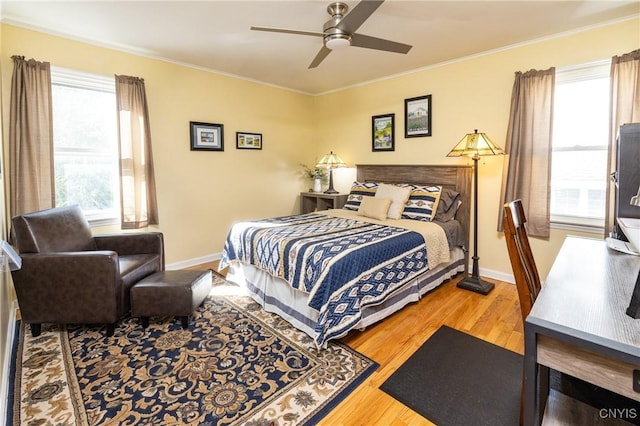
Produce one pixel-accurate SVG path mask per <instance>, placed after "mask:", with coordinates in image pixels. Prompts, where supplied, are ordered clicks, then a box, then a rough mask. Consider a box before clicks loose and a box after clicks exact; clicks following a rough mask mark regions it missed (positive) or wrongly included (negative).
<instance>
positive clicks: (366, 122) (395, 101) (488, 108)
mask: <svg viewBox="0 0 640 426" xmlns="http://www.w3.org/2000/svg"><path fill="white" fill-rule="evenodd" d="M639 47H640V19H634V20H629V21H625V22H621V23H617V24H615V25H610V26H606V27H601V28H594V29H591V30H589V31H584V32H580V33H575V34H567V35H564V36H562V37H557V38H553V39H548V40H541V41H538V42H536V43H531V44H526V45H522V46H519V47H516V48H512V49H505V50H502V51H496V52H493V53H490V54H486V55H482V56H477V57H475V58H467V59H465V60H461V61H459V62H452V63H447V64H442V65H440V66H436V67H432V68H427V69H424V70H420V71H418V72H415V73H411V74H407V75H404V76H398V77H395V78H392V79H387V80H382V81H378V82H374V83H371V84H366V85H362V86H358V87H353V88H349V89H347V90H342V91H338V92H335V93H328V94H325V95H323V96H318V97H316V98H315V100H314V111H315V114H316V117H317V121H315V122H314V125H315V126H316V127H317V128H319V126H322V129H323V131H322V132H315V133H316V134H318V135H319V138H320V139H319V140H318V144H319V146H321V147H325V149H324V150H325V151H327V150H329V149H332V150H334V151H336V152H338V153H339V154H340V155H341V156H342V158H343V159H345V161H349V162H352V163H361V164H367V163H372V164H381V163H386V164H416V163H432V164H452V163H454V164H459V163H465V161H466V162H467V163H472V161H471V160H464V159H460V158H447V157H446V155H447V153H448V152H449V151H450V150H451V149H452V148H453V147H454V145H455V144H456V143H457V142H458V141H460V139H462V137H463V136H464V135H465V134H466V133H470V132H473V130H474V129H478V131H480V132H485V133H487V134H488V135H489V136H490V137H491V138H492V139H493V141H494V142H496V143H497V144H499V145H500V146H502V147H504V146H505V139H506V133H507V124H508V119H509V108H510V100H511V90H512V86H513V81H514V73H515V72H516V71H527V70H529V69H532V68H533V69H547V68H549V67H551V66H555V67H561V66H566V65H574V64H580V63H586V62H591V61H595V60H600V59H606V58H611V57H612V56H614V55H620V54H624V53H627V52H630V51H632V50H634V49H638V48H639ZM428 94H431V95H432V114H433V115H432V129H433V135H432V136H431V137H422V138H409V139H405V138H404V119H403V115H404V99H406V98H411V97H415V96H422V95H428ZM336 105H339V108H336ZM387 113H395V123H396V131H395V138H396V144H395V151H393V152H372V150H371V116H373V115H379V114H387ZM326 123H331V126H327V125H326ZM585 124H587V123H585ZM503 162H504V160H503V157H485V158H483V159H481V160H480V165H479V169H478V171H479V180H478V182H479V200H480V202H479V204H478V210H479V211H478V222H479V223H478V246H479V247H478V255H479V256H480V268H481V273H485V274H488V275H490V276H494V277H497V278H501V279H510V275H511V266H510V264H509V258H508V255H507V250H506V245H505V242H504V238H503V234H502V233H498V232H497V231H496V226H497V222H498V212H499V209H500V208H501V201H500V189H501V181H502V170H503ZM570 233H571V234H579V235H584V236H591V237H595V238H601V237H602V235H596V234H585V233H577V232H570ZM567 234H568V232H567V231H562V230H555V229H554V230H552V232H551V237H550V238H549V239H548V240H543V239H533V240H532V242H531V245H532V250H533V252H534V255H535V257H536V262H537V266H538V269H539V270H540V275H541V277H543V278H544V277H546V276H547V273H548V271H549V268H550V267H551V264H552V262H553V259H554V258H555V256H556V253H557V251H558V250H559V248H560V245H561V244H562V241H563V240H564V238H565V236H566V235H567Z"/></svg>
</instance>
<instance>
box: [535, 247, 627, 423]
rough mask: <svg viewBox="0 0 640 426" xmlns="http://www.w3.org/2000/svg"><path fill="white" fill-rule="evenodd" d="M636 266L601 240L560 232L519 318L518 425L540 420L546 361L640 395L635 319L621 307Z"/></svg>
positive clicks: (553, 366)
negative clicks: (521, 390) (527, 309)
mask: <svg viewBox="0 0 640 426" xmlns="http://www.w3.org/2000/svg"><path fill="white" fill-rule="evenodd" d="M638 270H640V257H638V256H632V255H628V254H623V253H619V252H615V251H612V250H610V249H608V248H607V247H606V245H605V242H604V240H598V239H591V238H580V237H567V239H566V240H565V242H564V243H563V245H562V248H561V249H560V252H559V253H558V256H557V257H556V260H555V262H554V264H553V266H552V268H551V271H550V272H549V276H548V277H547V280H546V281H545V283H544V285H543V287H542V291H541V292H540V294H539V295H538V298H537V299H536V302H535V304H534V305H533V308H532V309H531V313H530V314H529V316H528V317H527V319H526V321H525V360H524V362H525V367H524V368H525V402H524V404H525V407H524V408H525V412H524V414H525V419H524V420H525V424H526V425H539V424H540V423H541V420H542V415H543V413H544V408H545V405H546V400H547V396H548V393H549V368H551V369H554V370H557V371H561V372H563V373H566V374H570V375H572V376H574V377H578V378H579V379H582V380H585V381H587V382H590V383H593V384H595V385H597V386H600V387H602V388H605V389H609V390H611V391H614V392H616V393H618V394H621V395H624V396H626V397H628V398H631V399H633V400H636V401H640V392H639V391H638V390H639V389H638V387H640V371H637V372H636V373H635V374H636V377H635V379H634V370H640V319H633V318H631V317H629V316H627V315H626V314H625V311H626V309H627V306H629V301H630V300H631V293H632V291H633V287H634V284H635V281H636V277H637V274H638ZM634 380H635V382H636V383H635V385H636V390H634ZM600 408H611V409H614V408H616V407H600ZM615 415H616V416H618V417H622V418H624V417H625V416H627V415H628V417H627V419H630V420H636V419H637V416H640V412H634V413H616V414H615ZM631 417H633V418H631Z"/></svg>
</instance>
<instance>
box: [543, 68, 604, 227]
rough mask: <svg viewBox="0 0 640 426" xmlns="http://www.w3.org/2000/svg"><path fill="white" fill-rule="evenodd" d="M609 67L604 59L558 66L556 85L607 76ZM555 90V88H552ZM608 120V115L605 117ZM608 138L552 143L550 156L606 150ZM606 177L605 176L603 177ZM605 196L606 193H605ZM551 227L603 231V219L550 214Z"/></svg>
mask: <svg viewBox="0 0 640 426" xmlns="http://www.w3.org/2000/svg"><path fill="white" fill-rule="evenodd" d="M610 69H611V60H610V59H604V60H600V61H594V62H589V63H585V64H579V65H573V66H567V67H558V68H557V69H556V76H555V79H556V86H558V85H559V84H565V83H571V82H579V81H585V80H590V79H595V78H604V77H606V78H609V76H610ZM554 90H555V88H554ZM607 120H608V117H607ZM607 144H608V140H605V145H602V146H593V147H577V146H576V147H555V148H554V147H553V144H552V156H553V152H563V151H564V152H572V151H604V152H605V153H604V155H605V156H606V155H607V154H606V151H607V149H608V146H607ZM603 179H605V184H606V179H607V176H606V174H605V176H604V177H603ZM605 197H606V194H605ZM551 228H554V229H564V230H570V231H580V232H589V233H602V232H604V219H602V220H601V219H593V218H586V217H579V216H568V215H557V214H552V215H551Z"/></svg>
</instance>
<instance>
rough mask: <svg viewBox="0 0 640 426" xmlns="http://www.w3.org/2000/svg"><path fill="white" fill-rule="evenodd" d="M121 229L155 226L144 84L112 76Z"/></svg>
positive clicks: (136, 79)
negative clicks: (115, 117)
mask: <svg viewBox="0 0 640 426" xmlns="http://www.w3.org/2000/svg"><path fill="white" fill-rule="evenodd" d="M115 77H116V99H117V105H118V128H119V131H118V139H119V142H120V201H121V216H122V228H123V229H134V228H143V227H146V226H148V225H157V224H158V207H157V198H156V185H155V175H154V171H153V155H152V152H151V133H150V126H149V111H148V109H147V96H146V93H145V88H144V80H143V79H141V78H137V77H128V76H122V75H116V76H115Z"/></svg>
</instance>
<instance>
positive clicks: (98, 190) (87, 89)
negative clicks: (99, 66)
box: [51, 68, 120, 225]
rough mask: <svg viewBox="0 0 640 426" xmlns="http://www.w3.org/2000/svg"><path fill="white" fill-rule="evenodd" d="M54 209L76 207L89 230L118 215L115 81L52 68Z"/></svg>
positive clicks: (114, 218)
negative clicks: (76, 205)
mask: <svg viewBox="0 0 640 426" xmlns="http://www.w3.org/2000/svg"><path fill="white" fill-rule="evenodd" d="M51 83H52V98H53V106H52V109H53V145H54V170H55V192H56V207H60V206H66V205H71V204H78V205H79V206H80V208H81V209H82V211H83V213H84V214H85V216H86V217H87V219H88V220H89V221H90V222H91V223H92V224H94V225H96V224H107V223H114V222H115V221H116V220H117V218H118V217H119V214H120V213H119V212H120V193H119V177H118V174H119V172H118V140H117V112H116V110H117V108H116V96H115V80H114V78H113V77H104V76H96V75H92V74H84V73H79V72H76V71H71V70H65V69H60V68H55V69H54V68H52V70H51Z"/></svg>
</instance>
